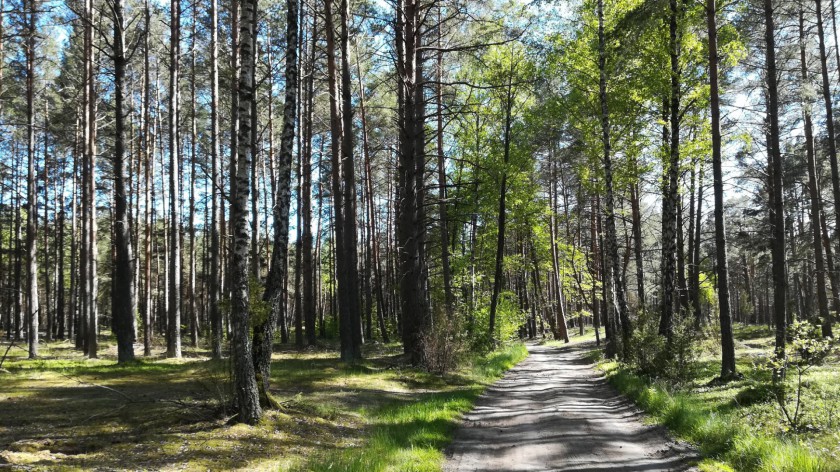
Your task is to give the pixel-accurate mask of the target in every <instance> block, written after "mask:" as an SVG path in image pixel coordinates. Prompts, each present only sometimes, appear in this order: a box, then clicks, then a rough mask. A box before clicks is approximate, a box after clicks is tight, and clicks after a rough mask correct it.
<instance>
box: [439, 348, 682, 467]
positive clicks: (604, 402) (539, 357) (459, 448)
mask: <svg viewBox="0 0 840 472" xmlns="http://www.w3.org/2000/svg"><path fill="white" fill-rule="evenodd" d="M591 348H592V344H589V343H586V344H579V343H575V344H571V345H568V346H562V347H557V346H556V343H550V344H548V345H529V347H528V350H529V353H530V355H529V356H528V359H526V360H525V361H523V362H522V363H520V364H519V365H517V366H516V367H514V368H513V369H511V370H510V371H509V372H508V373H507V374H505V376H504V377H503V378H502V379H501V380H499V381H498V382H496V383H495V384H493V385H492V386H491V387H489V388H488V389H487V390H486V391H485V393H484V394H483V395H482V396H481V397H480V398H479V400H478V402H477V403H476V407H475V408H474V409H473V410H472V411H471V412H470V413H468V414H467V415H466V417H465V419H464V420H465V421H464V424H463V426H462V427H461V428H459V429H458V431H457V432H456V433H455V438H454V440H453V442H452V444H451V445H450V447H449V449H448V453H447V455H448V456H449V459H448V461H447V464H446V466H445V467H444V470H447V471H453V472H454V471H519V470H521V471H526V470H527V471H531V470H556V471H571V470H574V471H592V472H594V471H607V470H610V471H613V470H615V471H621V470H623V471H666V470H674V471H677V470H680V471H682V470H690V469H692V466H693V464H694V463H695V462H696V461H697V456H696V454H695V453H694V451H693V450H692V449H691V448H690V447H688V446H687V445H686V444H684V443H676V442H674V441H672V440H670V439H669V438H668V436H667V433H666V430H665V429H664V428H662V427H656V426H651V425H647V424H645V423H644V422H643V421H642V420H643V416H644V415H643V414H642V412H641V411H640V410H639V409H638V408H636V407H635V406H634V405H633V404H632V403H630V402H629V401H628V400H627V399H626V397H624V396H623V395H621V394H619V393H618V392H616V390H615V389H614V388H612V387H611V386H610V385H609V384H608V383H607V381H606V380H605V379H604V376H603V375H602V374H600V373H598V372H596V370H595V369H594V367H595V366H594V364H593V362H592V360H591V359H590V358H589V357H588V356H587V354H588V352H589V351H590V350H591Z"/></svg>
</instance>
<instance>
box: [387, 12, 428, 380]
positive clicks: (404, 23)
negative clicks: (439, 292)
mask: <svg viewBox="0 0 840 472" xmlns="http://www.w3.org/2000/svg"><path fill="white" fill-rule="evenodd" d="M395 16H396V25H395V28H394V33H395V42H396V50H397V100H398V105H399V110H398V117H397V120H398V128H399V134H400V136H399V148H398V156H399V157H398V169H397V172H398V174H397V181H398V185H397V187H398V189H399V198H398V199H397V201H398V202H399V203H398V207H397V209H396V210H397V211H396V230H397V231H396V235H397V238H396V239H397V240H396V248H397V254H396V256H397V263H398V270H396V271H392V274H393V275H394V276H396V277H397V279H398V283H399V297H397V298H398V300H399V304H400V308H401V309H400V310H398V312H397V315H398V316H399V318H398V319H399V322H400V325H401V326H400V328H401V331H402V338H403V348H404V351H405V353H406V354H407V355H408V357H409V358H410V360H411V361H412V362H413V363H415V364H416V363H420V362H422V361H423V346H422V335H423V333H424V332H425V331H426V329H428V327H429V326H430V325H431V317H430V311H429V307H428V303H427V298H426V292H425V288H426V283H425V278H424V277H425V275H426V271H425V270H424V264H425V260H424V257H423V246H424V245H425V222H426V216H425V206H424V203H425V191H424V183H423V172H424V170H425V168H426V155H425V152H424V144H425V142H426V138H425V105H424V104H425V100H424V95H423V84H422V82H423V72H422V70H423V67H422V65H423V64H422V62H423V50H422V49H421V48H420V44H421V31H420V29H419V28H420V26H421V24H420V23H421V21H420V18H421V7H420V5H419V4H418V2H417V0H397V4H396V13H395ZM395 295H396V294H395Z"/></svg>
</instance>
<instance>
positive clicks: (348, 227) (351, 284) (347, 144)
mask: <svg viewBox="0 0 840 472" xmlns="http://www.w3.org/2000/svg"><path fill="white" fill-rule="evenodd" d="M340 16H341V102H342V110H341V112H342V115H341V116H342V120H343V124H342V126H343V128H344V134H343V135H342V143H341V167H342V172H341V174H342V177H343V179H344V182H343V188H342V191H343V192H344V195H343V197H342V200H343V204H344V208H343V210H344V238H345V241H344V248H343V251H342V252H343V253H344V254H343V255H342V254H339V257H343V258H344V259H345V263H344V267H345V273H344V276H345V279H344V285H345V288H346V291H347V293H346V299H345V300H344V301H343V302H342V306H341V308H342V309H343V311H342V312H340V313H339V315H340V317H341V322H342V324H343V326H344V328H345V329H347V330H348V331H349V334H348V341H349V344H348V346H347V347H346V349H342V358H343V359H344V360H356V359H360V358H361V357H362V351H361V349H362V330H361V325H362V318H361V315H362V313H361V309H360V300H359V291H358V287H359V253H358V240H357V238H358V236H357V231H356V214H357V212H356V166H355V164H354V157H353V151H354V148H353V146H354V143H353V136H354V133H353V101H352V98H351V97H352V93H351V92H352V90H353V86H352V83H351V81H350V51H349V43H350V2H349V0H341V15H340ZM340 285H341V284H340V283H339V289H341V287H340ZM345 314H346V316H345Z"/></svg>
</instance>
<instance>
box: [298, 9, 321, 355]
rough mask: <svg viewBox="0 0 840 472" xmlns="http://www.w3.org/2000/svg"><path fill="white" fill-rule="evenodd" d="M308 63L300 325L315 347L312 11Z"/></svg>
mask: <svg viewBox="0 0 840 472" xmlns="http://www.w3.org/2000/svg"><path fill="white" fill-rule="evenodd" d="M310 42H311V47H310V52H309V61H308V62H307V67H306V97H305V101H306V113H305V117H304V121H305V123H304V125H303V128H304V146H305V152H304V154H303V165H302V174H303V175H301V212H302V219H301V222H302V223H301V224H302V225H303V228H302V230H303V231H302V236H301V237H302V241H301V268H302V271H303V274H301V275H302V276H303V283H302V285H303V307H302V308H303V323H304V327H305V329H306V341H307V344H309V345H310V346H314V345H315V342H316V340H315V334H316V333H315V311H316V310H315V288H316V287H315V272H314V267H313V266H312V264H313V262H312V115H313V111H314V102H315V61H316V60H317V58H316V54H317V51H316V45H317V43H318V15H316V14H315V12H314V10H313V12H312V33H311V38H310ZM322 143H323V141H322Z"/></svg>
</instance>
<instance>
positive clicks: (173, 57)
mask: <svg viewBox="0 0 840 472" xmlns="http://www.w3.org/2000/svg"><path fill="white" fill-rule="evenodd" d="M170 6H171V9H172V17H171V19H170V29H169V35H170V36H169V40H170V46H169V274H168V276H169V277H168V279H169V303H168V306H167V310H166V312H167V316H168V321H169V323H168V326H167V330H166V334H167V336H166V356H167V357H175V358H179V357H181V208H180V204H179V199H180V195H181V173H180V167H181V160H180V157H179V155H178V151H179V144H180V132H179V127H178V122H179V119H180V116H179V115H180V113H179V103H178V102H179V97H180V94H179V88H178V81H179V80H180V77H179V76H180V69H181V67H180V63H181V1H180V0H171V2H170Z"/></svg>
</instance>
